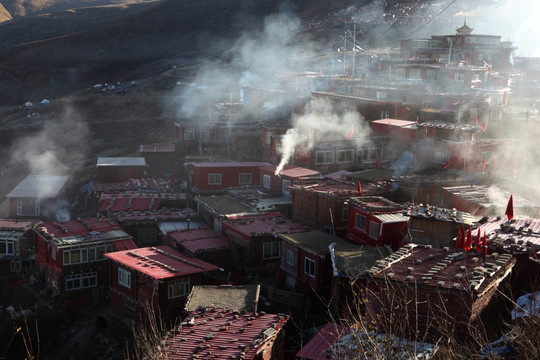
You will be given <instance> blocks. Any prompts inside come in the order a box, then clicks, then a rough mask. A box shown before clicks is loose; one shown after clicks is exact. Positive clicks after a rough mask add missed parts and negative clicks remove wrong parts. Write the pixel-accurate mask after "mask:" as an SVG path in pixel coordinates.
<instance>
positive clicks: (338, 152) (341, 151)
mask: <svg viewBox="0 0 540 360" xmlns="http://www.w3.org/2000/svg"><path fill="white" fill-rule="evenodd" d="M336 152H337V154H336V162H337V163H338V164H343V163H351V162H354V149H342V150H337V151H336ZM349 153H350V159H348V156H347V155H345V160H340V155H343V154H349Z"/></svg>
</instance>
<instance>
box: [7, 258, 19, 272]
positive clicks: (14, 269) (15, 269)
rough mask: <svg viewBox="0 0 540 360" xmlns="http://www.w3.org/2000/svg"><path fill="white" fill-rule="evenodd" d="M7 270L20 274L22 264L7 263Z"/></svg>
mask: <svg viewBox="0 0 540 360" xmlns="http://www.w3.org/2000/svg"><path fill="white" fill-rule="evenodd" d="M9 270H10V271H11V272H21V271H22V263H21V262H20V261H12V262H10V263H9Z"/></svg>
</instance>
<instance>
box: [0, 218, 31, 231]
mask: <svg viewBox="0 0 540 360" xmlns="http://www.w3.org/2000/svg"><path fill="white" fill-rule="evenodd" d="M37 222H38V220H0V229H2V230H12V229H13V230H27V229H30V228H31V227H32V226H33V225H34V224H36V223H37Z"/></svg>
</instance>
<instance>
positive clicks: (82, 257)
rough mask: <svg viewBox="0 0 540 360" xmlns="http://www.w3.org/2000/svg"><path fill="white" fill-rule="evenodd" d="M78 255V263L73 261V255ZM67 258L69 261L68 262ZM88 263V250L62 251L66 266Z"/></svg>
mask: <svg viewBox="0 0 540 360" xmlns="http://www.w3.org/2000/svg"><path fill="white" fill-rule="evenodd" d="M76 253H78V255H79V260H78V261H74V260H73V255H74V254H76ZM66 256H67V261H66ZM87 262H88V248H77V249H64V250H62V263H63V264H64V265H74V264H83V263H87Z"/></svg>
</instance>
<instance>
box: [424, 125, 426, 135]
mask: <svg viewBox="0 0 540 360" xmlns="http://www.w3.org/2000/svg"><path fill="white" fill-rule="evenodd" d="M424 132H425V133H426V136H427V125H426V126H425V127H424Z"/></svg>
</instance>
